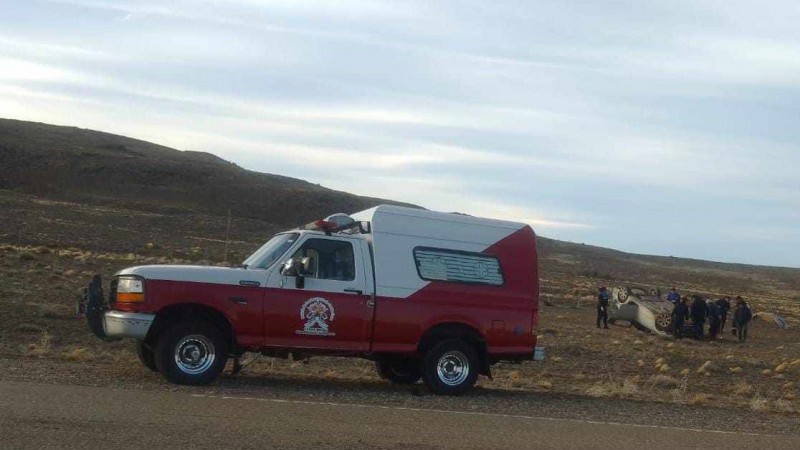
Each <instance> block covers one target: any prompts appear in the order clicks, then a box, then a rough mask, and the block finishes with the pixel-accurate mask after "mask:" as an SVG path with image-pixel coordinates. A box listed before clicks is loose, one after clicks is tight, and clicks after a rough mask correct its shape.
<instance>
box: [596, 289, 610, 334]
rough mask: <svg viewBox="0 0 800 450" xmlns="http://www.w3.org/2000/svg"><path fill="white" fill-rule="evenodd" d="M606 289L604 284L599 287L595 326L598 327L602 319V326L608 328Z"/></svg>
mask: <svg viewBox="0 0 800 450" xmlns="http://www.w3.org/2000/svg"><path fill="white" fill-rule="evenodd" d="M609 298H610V297H609V295H608V290H606V287H605V286H601V287H600V294H598V296H597V328H600V320H601V319H602V321H603V328H605V329H606V330H607V329H608V300H609Z"/></svg>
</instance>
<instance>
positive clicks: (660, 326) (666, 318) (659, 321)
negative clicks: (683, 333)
mask: <svg viewBox="0 0 800 450" xmlns="http://www.w3.org/2000/svg"><path fill="white" fill-rule="evenodd" d="M671 325H672V315H671V314H670V313H667V312H662V313H660V314H659V315H657V316H656V330H658V331H663V332H665V333H666V332H669V331H670V328H671Z"/></svg>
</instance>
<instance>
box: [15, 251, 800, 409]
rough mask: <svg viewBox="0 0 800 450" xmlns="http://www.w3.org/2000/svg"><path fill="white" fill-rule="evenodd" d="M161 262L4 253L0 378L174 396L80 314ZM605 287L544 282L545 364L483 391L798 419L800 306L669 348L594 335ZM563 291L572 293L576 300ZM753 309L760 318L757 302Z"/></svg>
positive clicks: (515, 370)
mask: <svg viewBox="0 0 800 450" xmlns="http://www.w3.org/2000/svg"><path fill="white" fill-rule="evenodd" d="M143 253H146V252H143ZM165 262H169V263H183V262H189V261H188V260H183V259H176V258H173V257H168V256H160V255H158V254H157V252H155V251H154V252H153V253H152V254H149V255H141V254H132V253H98V252H91V251H87V250H85V249H80V248H54V247H53V246H22V247H18V246H16V245H11V244H7V245H0V276H1V278H2V282H1V283H0V365H6V364H8V365H9V366H13V368H14V370H12V371H2V372H3V373H2V374H1V375H0V377H2V378H5V379H14V380H23V379H31V380H36V381H43V380H47V379H50V378H55V379H58V380H59V382H64V381H66V382H74V383H85V382H87V381H86V380H89V379H93V380H99V379H104V380H106V382H107V383H113V382H114V381H113V380H114V379H118V380H119V381H120V382H123V381H124V382H125V383H127V385H131V384H133V385H141V386H145V387H146V386H149V387H154V388H170V387H169V385H167V384H166V383H165V382H164V381H162V380H161V379H160V378H158V377H157V376H155V375H154V374H152V373H149V372H148V371H147V369H145V368H144V367H142V366H141V365H140V364H139V362H138V360H137V359H136V356H135V354H134V352H133V344H132V342H129V341H117V342H102V341H100V340H98V339H96V338H94V337H93V336H92V335H91V333H90V332H89V331H88V328H87V327H86V324H85V321H84V319H83V318H81V317H77V316H76V314H75V311H74V304H75V300H76V298H77V296H78V295H79V293H80V290H81V288H82V287H83V286H84V284H85V283H87V282H88V280H89V278H90V277H91V275H93V274H94V273H100V274H101V275H103V277H104V278H106V279H108V277H109V276H110V275H112V274H113V272H115V271H116V270H118V269H120V268H122V267H126V266H130V265H135V264H152V263H165ZM599 282H602V281H601V280H595V279H591V278H580V279H577V278H574V277H573V278H569V277H563V278H559V279H552V278H551V279H543V287H542V291H543V294H544V295H543V297H544V298H546V299H547V303H546V304H545V303H542V306H541V328H540V336H539V339H540V340H539V342H540V345H541V346H543V347H545V348H546V352H547V360H546V361H545V362H543V363H537V362H525V363H522V364H500V365H497V366H495V367H494V368H493V375H494V377H493V379H491V380H490V379H488V378H484V377H482V378H481V379H480V380H479V386H481V387H482V388H487V389H500V390H504V391H508V392H509V393H513V392H525V393H543V394H544V393H546V394H547V395H560V394H563V395H570V396H583V397H606V398H614V399H635V400H642V401H647V402H666V403H678V404H687V405H708V406H712V407H721V408H735V409H746V410H750V411H765V412H767V411H768V412H774V413H781V414H786V415H790V416H800V400H798V394H800V322H799V321H798V319H800V315H797V314H795V313H794V311H795V309H792V308H793V307H794V305H791V304H788V305H785V307H784V308H783V310H784V311H788V314H786V315H787V318H788V320H789V324H790V326H789V328H788V329H785V330H781V329H779V328H778V327H777V326H775V325H774V324H773V323H771V322H767V321H764V320H755V321H754V322H753V324H752V326H751V329H750V340H749V341H748V342H747V343H745V344H739V343H738V342H736V340H735V338H734V337H733V336H731V335H730V334H728V333H729V332H728V330H727V329H726V333H724V334H723V335H722V337H721V339H720V340H718V341H716V342H697V341H693V340H688V339H686V340H682V341H674V340H672V339H668V338H664V337H660V336H655V335H650V334H646V333H644V332H641V331H637V330H635V329H633V328H624V327H617V326H612V327H611V329H610V330H600V329H597V328H595V323H594V319H595V317H594V315H595V309H594V301H593V295H594V287H595V286H596V285H597V283H599ZM566 286H572V288H570V289H569V293H565V287H566ZM548 305H549V306H548ZM753 306H754V309H755V311H756V312H758V311H759V304H758V303H757V302H755V303H754V305H753ZM2 361H5V363H3V362H2ZM12 363H13V364H12ZM245 375H246V376H247V377H250V378H256V379H257V378H260V377H263V378H264V379H270V378H281V379H286V378H289V379H299V380H308V381H310V382H324V383H345V384H346V383H352V382H361V381H363V382H367V383H374V382H377V381H378V377H377V375H376V373H375V370H374V367H373V365H372V363H370V362H369V361H363V360H352V359H339V358H314V359H311V360H310V361H291V360H276V359H270V358H265V357H258V358H256V359H255V360H254V361H253V362H252V363H251V364H249V365H248V366H247V367H246V368H245ZM227 380H229V378H225V377H223V378H222V379H221V380H220V381H219V383H221V384H223V385H224V384H225V383H227V382H229V381H227Z"/></svg>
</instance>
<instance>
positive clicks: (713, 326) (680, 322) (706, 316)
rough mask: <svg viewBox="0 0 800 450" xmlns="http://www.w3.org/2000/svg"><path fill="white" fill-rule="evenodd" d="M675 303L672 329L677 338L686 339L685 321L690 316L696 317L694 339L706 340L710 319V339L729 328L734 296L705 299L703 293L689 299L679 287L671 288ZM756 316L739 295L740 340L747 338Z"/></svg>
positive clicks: (737, 325)
mask: <svg viewBox="0 0 800 450" xmlns="http://www.w3.org/2000/svg"><path fill="white" fill-rule="evenodd" d="M667 300H669V301H670V302H671V303H672V304H673V305H674V306H673V309H672V328H673V333H674V335H675V338H677V339H682V338H683V331H684V330H683V329H684V324H685V323H686V321H687V320H689V318H691V319H692V330H693V331H694V338H695V339H697V340H700V339H703V337H704V336H705V325H706V322H708V339H709V340H714V339H717V336H718V335H719V334H720V333H722V332H724V331H725V324H726V323H727V321H728V312H729V311H730V310H731V298H730V297H723V298H720V299H719V300H716V301H714V300H712V299H710V298H703V297H702V296H699V295H693V296H692V302H691V304H690V303H689V298H688V297H686V296H684V297H681V295H680V294H679V293H678V291H677V290H676V289H675V288H672V289H670V292H669V294H667ZM752 319H753V312H752V311H751V310H750V307H749V306H748V305H747V302H746V301H744V299H743V298H742V297H741V296H737V297H736V303H735V307H734V312H733V334H734V335H735V336H737V337H738V339H739V342H744V341H746V340H747V332H748V329H749V325H750V321H751V320H752Z"/></svg>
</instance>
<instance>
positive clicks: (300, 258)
mask: <svg viewBox="0 0 800 450" xmlns="http://www.w3.org/2000/svg"><path fill="white" fill-rule="evenodd" d="M538 305H539V281H538V268H537V253H536V238H535V235H534V232H533V230H532V229H531V227H530V226H528V225H525V224H521V223H514V222H507V221H500V220H491V219H481V218H475V217H471V216H467V215H462V214H454V213H439V212H432V211H426V210H421V209H413V208H403V207H397V206H386V205H382V206H378V207H375V208H372V209H369V210H366V211H362V212H359V213H356V214H353V215H351V216H346V215H344V214H336V215H334V216H331V217H329V218H328V219H326V220H324V221H318V222H314V223H312V224H309V225H307V226H305V227H302V228H299V229H296V230H291V231H286V232H283V233H279V234H277V235H276V236H274V237H273V238H272V239H270V240H269V242H267V243H266V244H264V245H263V246H262V247H261V248H260V249H258V250H257V251H256V252H255V253H253V255H251V256H250V257H249V258H247V260H246V261H244V264H243V265H242V266H241V267H239V268H226V267H205V266H168V265H152V266H138V267H131V268H127V269H124V270H122V271H120V272H118V273H117V274H116V275H114V278H113V280H112V281H111V286H110V292H109V298H108V303H107V305H106V306H105V307H104V308H100V309H97V310H95V311H90V312H89V313H88V314H89V315H90V316H91V315H94V317H93V318H94V320H90V325H91V324H94V326H93V328H94V331H95V333H96V334H98V335H101V336H107V337H130V338H134V339H136V340H137V348H138V350H139V356H140V359H141V360H142V362H143V363H144V365H145V366H147V367H148V368H150V369H152V370H156V371H158V372H160V373H161V374H163V376H165V377H166V378H167V379H168V380H169V381H171V382H174V383H180V384H206V383H209V382H212V381H213V380H215V379H216V378H217V377H218V375H219V374H220V372H221V371H222V369H223V367H224V366H225V363H226V360H227V359H228V358H229V357H238V356H240V355H242V354H243V353H244V352H248V351H250V352H260V353H262V354H264V355H267V356H272V357H287V356H289V355H292V356H294V357H307V356H309V355H335V356H353V357H361V358H367V359H370V360H374V361H375V362H376V365H377V369H378V372H379V374H380V375H381V376H382V377H383V378H386V379H389V380H391V381H393V382H396V383H416V382H417V381H419V379H420V378H422V380H423V381H424V382H425V384H426V385H427V386H428V387H429V388H430V389H431V390H432V391H434V392H436V393H440V394H459V393H462V392H465V391H467V390H469V389H470V388H471V387H472V386H473V385H474V383H475V381H476V379H477V377H478V375H479V374H484V375H490V370H489V368H490V366H491V365H492V364H494V363H496V362H498V361H501V360H515V361H519V360H525V359H528V360H530V359H532V358H533V355H534V350H535V347H536V334H537V333H536V332H537V325H538V321H539V315H538Z"/></svg>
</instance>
